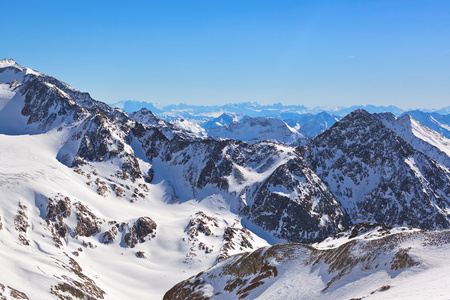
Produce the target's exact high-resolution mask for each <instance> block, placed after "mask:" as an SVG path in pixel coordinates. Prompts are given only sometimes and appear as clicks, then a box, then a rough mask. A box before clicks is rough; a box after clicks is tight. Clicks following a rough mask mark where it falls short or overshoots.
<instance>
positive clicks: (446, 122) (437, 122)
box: [407, 110, 450, 139]
mask: <svg viewBox="0 0 450 300" xmlns="http://www.w3.org/2000/svg"><path fill="white" fill-rule="evenodd" d="M407 114H408V115H410V116H411V117H413V118H414V119H416V120H417V121H419V122H420V123H421V124H422V125H425V126H427V127H428V128H431V129H433V130H434V131H436V132H437V133H440V134H442V135H443V136H445V137H446V138H448V139H450V115H440V114H438V113H427V112H422V111H419V110H413V111H408V112H407Z"/></svg>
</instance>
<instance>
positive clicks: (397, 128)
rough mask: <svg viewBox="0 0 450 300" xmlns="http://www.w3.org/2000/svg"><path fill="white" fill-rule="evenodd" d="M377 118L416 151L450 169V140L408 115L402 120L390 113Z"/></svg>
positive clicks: (379, 115) (378, 115)
mask: <svg viewBox="0 0 450 300" xmlns="http://www.w3.org/2000/svg"><path fill="white" fill-rule="evenodd" d="M376 116H377V117H378V118H379V119H380V120H381V121H382V122H383V123H384V124H385V125H386V126H387V127H389V128H390V129H391V130H392V131H394V132H395V133H396V134H397V135H399V136H400V137H401V138H402V139H404V140H405V141H406V142H408V143H409V144H410V145H411V146H413V147H414V148H415V149H416V150H419V151H420V152H422V153H425V154H426V155H427V156H428V157H430V158H432V159H434V160H435V161H437V162H439V163H441V164H443V165H444V166H446V167H447V168H450V139H448V138H446V137H444V136H443V135H441V134H439V133H437V132H436V131H434V130H432V129H430V128H428V127H426V126H424V125H422V124H421V123H419V122H418V121H417V120H415V119H414V118H413V117H411V116H410V115H408V114H405V115H403V116H402V117H400V118H397V117H395V116H394V115H393V114H390V113H383V114H377V115H376Z"/></svg>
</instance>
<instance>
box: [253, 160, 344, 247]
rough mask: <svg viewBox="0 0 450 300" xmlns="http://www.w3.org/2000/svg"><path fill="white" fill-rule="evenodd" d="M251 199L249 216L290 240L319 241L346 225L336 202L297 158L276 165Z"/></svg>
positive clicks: (267, 228) (262, 225)
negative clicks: (252, 200)
mask: <svg viewBox="0 0 450 300" xmlns="http://www.w3.org/2000/svg"><path fill="white" fill-rule="evenodd" d="M254 199H255V200H254V203H253V205H252V207H251V208H250V216H249V218H250V219H251V220H252V221H253V222H254V223H255V224H256V225H258V226H260V227H262V228H263V229H265V230H266V231H268V232H273V233H274V236H276V237H279V238H282V239H286V240H289V241H303V242H313V241H317V240H321V239H323V238H325V237H327V236H329V235H333V234H335V233H337V232H338V231H339V229H340V228H342V226H345V225H346V221H345V218H344V214H343V212H342V211H341V208H340V206H339V203H338V202H337V201H336V200H335V199H334V197H333V195H332V194H331V193H330V192H329V191H328V189H327V188H326V186H325V185H324V184H323V183H322V182H321V180H320V179H319V178H318V177H317V176H316V175H315V174H314V173H313V172H312V171H311V170H310V169H309V168H308V167H307V166H306V163H305V162H304V161H303V160H302V159H300V158H297V159H292V160H289V161H288V162H287V163H286V164H283V165H281V166H280V167H278V168H277V169H276V170H275V171H274V172H273V173H272V174H271V175H270V177H269V178H268V179H267V180H266V181H265V182H263V183H262V184H261V185H260V187H259V189H258V190H257V193H256V195H255V198H254ZM266 212H271V213H270V214H267V213H266Z"/></svg>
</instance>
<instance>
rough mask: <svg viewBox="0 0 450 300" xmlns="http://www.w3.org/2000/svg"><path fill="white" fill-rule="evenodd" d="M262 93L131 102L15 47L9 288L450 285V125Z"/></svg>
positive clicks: (385, 288)
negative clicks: (80, 86) (161, 104)
mask: <svg viewBox="0 0 450 300" xmlns="http://www.w3.org/2000/svg"><path fill="white" fill-rule="evenodd" d="M245 105H247V106H248V107H247V108H246V109H242V111H241V110H240V109H239V108H236V111H235V112H229V113H226V114H219V115H216V114H215V113H213V112H215V111H217V107H210V108H205V109H204V110H202V111H201V112H193V111H194V110H193V109H192V107H189V106H187V105H178V106H176V108H177V109H181V108H182V109H183V110H185V111H190V113H189V114H190V116H195V117H194V118H190V117H189V118H187V117H186V116H184V117H183V116H180V115H177V116H176V117H175V115H174V117H173V118H170V117H167V118H166V119H165V118H162V117H161V115H162V109H161V108H158V107H156V106H154V107H148V108H140V109H137V110H135V111H133V112H130V113H127V112H126V111H124V108H125V104H124V106H123V107H122V109H120V108H112V107H110V106H108V105H106V104H105V103H103V102H100V101H97V100H94V99H92V98H91V97H90V95H89V94H88V93H85V92H80V91H78V90H76V89H74V88H72V87H71V86H69V85H68V84H66V83H63V82H61V81H59V80H57V79H56V78H54V77H51V76H48V75H46V74H43V73H40V72H38V71H34V70H31V69H29V68H26V67H23V66H20V65H19V64H17V63H16V62H15V61H13V60H3V61H0V144H1V145H2V146H1V147H0V193H1V202H0V241H1V243H0V248H1V251H0V253H1V254H0V262H1V263H2V265H3V266H4V270H7V271H6V272H2V274H0V297H2V298H5V299H131V298H134V299H161V298H165V299H236V298H239V299H268V298H274V297H275V298H277V297H278V298H279V297H282V298H286V299H295V295H297V296H298V295H299V293H301V294H302V295H304V298H306V299H316V298H321V297H328V298H330V299H331V298H335V299H338V298H342V297H347V298H357V297H359V298H362V297H367V296H369V295H375V296H374V297H385V296H388V297H389V296H391V297H394V296H395V297H398V295H401V294H402V293H406V295H409V296H411V295H415V294H413V293H412V290H409V286H414V285H415V284H417V283H419V282H425V284H426V286H425V288H424V290H423V291H422V293H420V294H417V298H419V296H421V295H422V296H423V295H424V294H426V293H429V294H430V293H431V294H432V295H438V294H439V293H442V294H445V293H447V294H448V292H449V289H448V285H447V284H445V276H444V275H445V274H446V273H447V272H448V268H449V266H450V265H449V264H448V255H447V254H446V253H447V252H448V234H449V231H448V229H449V228H450V170H449V165H448V161H449V152H450V151H449V142H448V138H446V137H444V136H443V135H442V133H443V132H442V131H441V132H437V131H435V130H433V129H432V128H429V127H426V124H423V123H421V122H420V121H419V120H417V119H415V118H414V116H413V115H411V114H409V113H408V114H405V115H403V116H400V117H397V116H395V115H394V114H389V113H385V112H384V113H380V114H372V113H370V112H368V111H367V110H364V109H361V108H358V109H356V110H353V111H352V112H350V113H349V114H347V115H345V116H339V115H338V114H334V113H333V114H330V113H328V112H317V113H311V112H307V114H303V115H299V114H297V115H298V116H297V115H293V114H292V111H293V110H294V109H298V108H294V107H292V109H291V108H289V109H287V110H286V111H284V112H283V113H286V115H284V116H285V117H286V119H283V118H282V117H281V115H277V114H275V115H250V114H249V112H250V111H252V109H251V107H252V105H253V107H256V108H259V107H258V105H257V104H245ZM238 106H239V105H230V107H238ZM249 107H250V108H249ZM271 107H272V108H273V109H274V110H276V109H278V108H280V107H282V108H283V106H282V105H280V104H274V105H273V106H271ZM135 108H138V107H135ZM283 109H284V108H283ZM206 110H209V112H208V113H209V114H210V115H211V116H213V118H205V117H204V115H203V114H204V111H206ZM254 110H255V108H254V109H253V111H254ZM199 111H200V110H199ZM400 113H403V112H400ZM397 114H398V113H397ZM434 114H436V113H430V115H431V116H434V117H433V120H436V121H437V122H438V123H439V124H440V125H442V126H441V127H439V125H436V126H438V127H439V128H445V126H446V125H445V124H444V123H445V122H444V121H443V120H444V119H445V116H444V117H443V118H442V119H439V120H438V118H437V117H435V115H434ZM426 119H427V118H426V117H424V120H426ZM200 120H201V121H200ZM202 124H203V126H204V127H202ZM433 124H437V123H436V122H435V123H433ZM304 126H309V127H306V129H308V128H310V130H306V129H304V130H303V133H302V128H304ZM293 274H296V275H295V276H294V275H293ZM427 276H428V277H427ZM430 276H431V277H430ZM425 278H428V279H427V280H426V281H424V279H425ZM430 278H431V279H430ZM432 279H435V280H432ZM301 281H304V282H305V284H298V282H301ZM368 282H371V284H368ZM352 287H353V288H352ZM277 295H278V296H277ZM281 295H286V297H284V296H281ZM408 298H411V297H408Z"/></svg>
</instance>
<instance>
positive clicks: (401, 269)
mask: <svg viewBox="0 0 450 300" xmlns="http://www.w3.org/2000/svg"><path fill="white" fill-rule="evenodd" d="M380 230H381V233H382V234H380V233H379V231H380ZM449 237H450V233H449V231H436V232H426V231H417V230H408V229H406V228H404V229H401V230H394V231H389V230H388V231H385V230H383V229H380V228H376V229H374V230H373V231H371V232H369V233H366V234H365V236H364V237H363V238H362V237H360V238H351V239H346V238H344V239H345V241H339V239H335V240H334V241H335V242H336V243H337V245H334V246H331V247H330V246H328V247H323V246H322V245H321V243H319V244H315V245H304V244H278V245H274V246H272V247H268V248H264V249H258V250H256V251H255V252H252V253H246V254H240V255H237V256H233V257H230V258H229V259H227V260H225V261H223V262H222V263H220V264H217V265H215V266H214V267H212V268H210V269H208V270H205V271H204V272H201V273H199V274H197V275H196V276H193V277H191V278H189V279H187V280H185V281H182V282H180V283H179V284H177V285H175V286H174V287H173V288H172V289H171V290H169V291H168V292H167V293H166V294H165V296H164V299H167V300H168V299H171V300H172V299H186V298H189V297H193V296H195V297H196V299H217V300H218V299H258V300H262V299H363V298H370V299H446V298H447V297H448V293H449V292H450V288H449V286H448V284H447V277H448V276H447V275H448V272H449V271H450V255H449V250H450V244H449Z"/></svg>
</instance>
